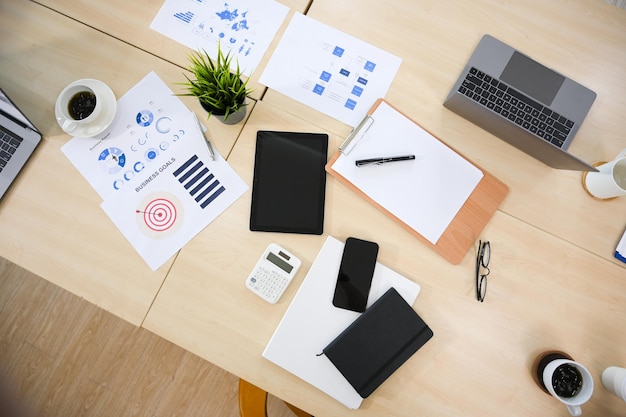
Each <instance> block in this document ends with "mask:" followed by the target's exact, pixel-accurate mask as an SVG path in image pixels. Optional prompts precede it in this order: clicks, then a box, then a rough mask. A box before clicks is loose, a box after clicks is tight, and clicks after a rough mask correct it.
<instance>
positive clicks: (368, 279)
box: [333, 237, 378, 313]
mask: <svg viewBox="0 0 626 417" xmlns="http://www.w3.org/2000/svg"><path fill="white" fill-rule="evenodd" d="M377 256H378V244H377V243H374V242H369V241H367V240H361V239H357V238H354V237H349V238H348V239H346V245H345V247H344V249H343V255H342V257H341V265H340V267H339V275H338V276H337V285H336V286H335V295H334V297H333V305H334V306H335V307H339V308H345V309H348V310H352V311H357V312H359V313H362V312H363V311H365V307H366V306H367V297H368V295H369V292H370V286H371V284H372V277H373V276H374V268H375V267H376V257H377Z"/></svg>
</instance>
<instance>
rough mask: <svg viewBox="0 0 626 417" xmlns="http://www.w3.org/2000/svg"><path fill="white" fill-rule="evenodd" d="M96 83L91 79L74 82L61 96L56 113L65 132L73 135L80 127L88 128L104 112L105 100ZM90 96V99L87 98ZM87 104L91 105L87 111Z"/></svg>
mask: <svg viewBox="0 0 626 417" xmlns="http://www.w3.org/2000/svg"><path fill="white" fill-rule="evenodd" d="M94 81H95V80H91V79H83V80H78V81H74V82H73V83H71V84H69V85H68V86H66V87H65V88H64V89H63V91H61V93H60V94H59V96H58V98H57V102H56V112H55V113H56V116H57V122H58V123H59V126H61V129H63V130H64V131H65V132H67V133H72V132H74V131H75V130H76V129H77V128H78V127H79V126H81V125H83V126H87V125H89V124H91V123H93V122H94V121H95V120H97V119H98V116H99V115H100V112H101V111H102V106H103V98H102V97H101V94H100V93H99V92H98V89H97V88H96V86H95V85H94ZM88 96H90V97H89V98H87V97H88ZM94 101H95V103H94ZM81 104H82V105H81ZM85 104H88V105H89V108H88V109H87V111H85V106H84V105H85ZM76 110H78V111H76ZM84 111H85V112H84Z"/></svg>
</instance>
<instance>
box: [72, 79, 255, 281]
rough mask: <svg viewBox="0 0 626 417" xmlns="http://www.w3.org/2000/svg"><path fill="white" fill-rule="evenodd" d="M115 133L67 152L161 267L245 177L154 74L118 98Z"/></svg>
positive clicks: (76, 141) (153, 264) (237, 191)
mask: <svg viewBox="0 0 626 417" xmlns="http://www.w3.org/2000/svg"><path fill="white" fill-rule="evenodd" d="M117 109H118V110H117V115H116V118H115V120H114V122H113V125H112V126H111V128H110V129H109V131H107V132H104V133H103V134H102V135H101V137H97V138H78V137H76V138H73V139H72V140H70V141H69V142H68V143H67V144H65V146H63V148H62V151H63V152H64V153H65V155H66V156H67V157H68V158H69V159H70V161H71V162H72V163H73V164H74V166H76V168H77V169H78V170H79V171H80V172H81V174H83V176H84V177H85V178H86V179H87V180H88V181H89V183H90V184H91V185H92V186H93V187H94V188H95V189H96V190H97V191H98V193H99V194H100V195H101V196H102V198H103V200H104V201H103V203H102V208H103V209H104V211H105V212H106V213H107V214H108V215H109V217H110V218H111V220H112V221H113V222H114V223H115V225H116V226H117V227H118V228H119V230H120V231H121V232H122V233H123V234H124V236H125V237H126V238H127V239H128V240H129V242H130V243H131V244H132V245H133V247H134V248H135V249H136V250H137V252H138V253H139V254H140V255H141V256H142V258H143V259H144V260H145V261H146V263H147V264H148V265H149V266H150V268H152V270H156V269H157V268H159V267H160V266H161V265H163V264H164V263H165V262H166V261H167V260H168V259H169V258H170V257H171V256H172V255H174V254H175V253H176V251H178V250H179V249H181V248H182V247H183V246H184V245H185V244H186V243H187V242H188V241H189V240H191V238H193V237H194V236H195V235H196V234H197V233H198V232H200V231H201V230H202V229H204V228H205V227H206V226H207V225H208V224H209V223H211V222H212V221H213V220H214V219H215V218H216V217H217V216H218V215H219V214H221V213H222V212H223V211H224V210H226V208H228V207H229V206H230V205H231V204H232V203H233V202H235V201H236V200H237V199H238V198H239V197H240V196H241V195H242V194H243V193H244V192H245V191H246V190H247V189H248V186H247V185H246V184H245V182H244V181H243V180H242V179H241V178H240V177H239V176H238V175H237V174H236V173H235V172H234V170H233V169H232V168H231V167H230V165H228V163H227V162H226V161H225V160H224V159H223V158H222V156H221V155H220V154H219V152H217V150H215V156H216V160H215V161H213V160H211V158H210V155H209V151H208V148H207V145H206V142H205V141H204V138H203V137H202V135H201V133H200V131H199V129H198V126H197V124H196V121H195V119H194V116H193V114H192V113H191V111H190V110H189V109H187V107H185V105H184V104H183V103H182V102H181V101H180V100H179V99H178V98H177V97H176V96H174V95H173V93H172V91H171V90H170V89H169V88H168V87H167V86H166V85H165V84H164V83H163V81H162V80H161V79H160V78H159V77H158V76H157V75H156V74H155V73H150V74H148V75H147V76H146V77H145V78H144V79H143V80H142V81H140V82H139V83H138V84H137V85H136V86H135V87H133V88H132V89H131V90H130V91H128V92H127V93H126V94H125V95H124V96H123V97H122V98H120V99H119V100H118V106H117Z"/></svg>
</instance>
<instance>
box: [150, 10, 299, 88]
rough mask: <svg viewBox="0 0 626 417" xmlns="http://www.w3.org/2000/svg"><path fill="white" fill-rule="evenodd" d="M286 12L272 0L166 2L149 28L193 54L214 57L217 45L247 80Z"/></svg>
mask: <svg viewBox="0 0 626 417" xmlns="http://www.w3.org/2000/svg"><path fill="white" fill-rule="evenodd" d="M287 12H289V8H288V7H287V6H285V5H283V4H280V3H278V2H276V1H273V0H229V1H207V0H165V2H164V3H163V6H162V7H161V9H160V10H159V13H158V14H157V16H156V17H155V18H154V20H153V21H152V23H151V24H150V28H151V29H153V30H155V31H157V32H159V33H161V34H163V35H165V36H167V37H169V38H171V39H173V40H175V41H177V42H179V43H181V44H183V45H185V46H188V47H189V48H192V49H194V50H202V49H204V50H205V51H207V53H208V54H209V56H210V57H213V58H215V57H217V45H218V42H219V44H220V45H221V48H222V51H224V52H225V53H226V52H228V51H232V54H231V55H233V56H234V57H236V58H237V59H233V70H234V69H235V67H236V65H237V60H239V66H240V67H241V70H242V72H243V73H244V74H245V75H247V76H250V74H251V73H252V72H253V71H254V69H255V68H257V67H258V65H259V62H260V61H261V58H263V55H264V54H265V52H266V51H267V48H268V47H269V45H270V43H271V42H272V40H273V39H274V36H276V32H277V31H278V28H279V27H280V25H281V24H282V23H283V21H284V20H285V17H286V16H287Z"/></svg>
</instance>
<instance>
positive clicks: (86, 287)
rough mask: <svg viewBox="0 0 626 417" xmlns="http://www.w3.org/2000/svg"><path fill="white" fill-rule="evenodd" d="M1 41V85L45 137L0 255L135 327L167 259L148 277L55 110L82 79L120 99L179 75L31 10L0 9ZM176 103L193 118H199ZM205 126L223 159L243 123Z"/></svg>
mask: <svg viewBox="0 0 626 417" xmlns="http://www.w3.org/2000/svg"><path fill="white" fill-rule="evenodd" d="M0 39H2V40H1V41H0V85H1V86H2V88H3V89H4V90H5V91H6V92H7V94H8V95H9V97H11V99H12V100H14V101H15V102H16V103H17V105H18V106H19V107H20V108H21V109H22V111H23V112H24V113H25V114H26V115H27V116H28V117H29V118H30V119H31V120H32V122H33V123H34V124H35V126H37V128H38V129H39V130H40V131H41V132H42V133H43V136H44V138H43V140H42V142H41V144H40V146H39V147H38V148H37V150H36V151H35V153H34V155H33V156H32V158H31V160H30V161H29V162H28V164H27V166H26V167H25V169H24V170H23V171H22V172H21V175H20V176H19V177H18V179H17V181H16V183H15V184H14V185H13V186H12V187H11V188H10V189H9V191H8V192H7V194H5V195H4V197H3V199H2V201H1V202H0V228H1V229H2V231H3V237H2V238H1V239H0V256H2V257H4V258H6V259H8V260H10V261H12V262H14V263H16V264H18V265H20V266H22V267H24V268H26V269H28V270H29V271H31V272H34V273H36V274H37V275H39V276H41V277H43V278H45V279H47V280H49V281H51V282H53V283H55V284H57V285H59V286H61V287H63V288H65V289H67V290H69V291H71V292H73V293H75V294H77V295H79V296H81V297H84V298H85V299H87V300H89V301H91V302H92V303H94V304H96V305H98V306H100V307H102V308H104V309H106V310H109V311H111V312H113V313H114V314H116V315H118V316H120V317H122V318H124V319H126V320H128V321H129V322H131V323H134V324H136V325H140V324H141V322H142V321H143V319H144V318H145V316H146V314H147V312H148V309H149V308H150V305H151V304H152V302H153V300H154V297H155V295H156V293H157V292H158V290H159V288H160V286H161V284H162V283H163V280H164V279H165V277H166V274H167V271H168V270H169V268H170V267H171V265H172V260H170V261H168V262H166V264H165V265H163V266H162V267H161V268H159V269H158V270H157V271H156V272H152V270H151V269H150V268H149V267H148V266H147V264H146V263H145V262H144V261H143V259H141V258H140V257H139V255H138V254H137V252H136V251H135V250H134V249H133V247H132V246H131V245H130V243H129V242H128V241H127V240H126V239H125V238H124V236H123V235H122V234H121V233H120V231H119V230H118V229H117V228H116V227H115V225H114V224H113V223H112V222H111V220H110V219H109V217H108V216H107V215H106V214H105V212H104V210H102V209H101V208H100V204H101V203H102V200H101V198H100V197H99V195H98V194H97V193H96V191H95V190H94V189H93V188H92V187H91V186H90V185H89V183H88V182H87V181H86V180H85V179H84V178H83V177H82V175H81V174H80V172H78V171H77V169H76V168H75V167H74V165H72V163H71V162H70V160H69V159H68V158H67V157H66V156H65V155H64V154H63V153H62V152H61V147H62V146H63V145H64V144H65V143H67V142H68V141H69V140H70V139H71V136H70V135H68V134H66V133H65V132H63V131H62V130H61V128H60V127H59V126H58V125H57V123H56V120H55V116H54V103H55V101H56V97H57V95H58V94H59V93H60V92H61V90H62V89H63V88H64V87H65V86H66V85H67V84H69V83H70V82H72V81H74V80H77V79H80V78H96V79H99V80H102V81H104V82H105V83H106V84H108V85H109V86H110V87H111V89H112V90H113V92H114V93H115V96H116V97H117V98H119V97H121V96H122V95H123V94H124V93H126V92H127V91H128V90H129V89H130V88H132V87H133V86H134V85H135V84H136V83H138V82H139V81H140V80H141V79H142V78H143V77H145V76H146V75H147V74H148V73H149V72H150V71H155V73H156V74H157V75H158V76H159V77H161V79H162V80H163V81H164V82H165V83H166V84H167V85H168V86H171V84H172V83H173V82H176V81H178V80H179V79H180V68H179V67H177V66H175V65H172V64H171V63H169V62H167V61H165V60H163V59H160V58H157V57H155V56H154V55H152V54H148V53H146V52H143V51H141V50H140V49H138V48H135V47H133V46H130V45H128V44H126V43H124V42H120V41H119V40H116V39H114V38H112V37H111V36H108V35H105V34H103V33H101V32H99V31H96V30H94V29H92V28H90V27H88V26H85V25H84V24H82V23H79V22H76V21H74V20H72V19H69V18H67V17H65V16H63V15H61V14H59V13H57V12H55V11H52V10H50V9H48V8H46V7H43V6H41V5H39V4H36V3H33V2H31V1H24V0H20V1H12V2H1V3H0ZM94 45H98V47H97V48H94ZM170 88H171V87H170ZM182 99H183V102H184V103H185V104H186V105H187V106H188V107H189V108H190V109H192V110H194V111H195V112H196V113H197V114H198V115H199V116H198V117H202V115H203V114H206V113H205V112H203V110H202V109H201V107H200V105H199V103H198V102H197V101H195V100H193V99H191V98H189V97H183V98H182ZM254 104H255V101H254V100H250V109H253V108H254ZM205 125H207V126H208V127H209V129H210V132H211V134H212V137H213V138H214V140H213V144H214V145H215V147H216V148H217V149H218V150H219V151H220V153H222V155H228V153H229V152H230V150H231V148H232V146H233V144H234V143H235V140H236V139H237V136H238V135H239V132H240V131H241V128H242V127H243V122H241V123H239V124H237V125H232V126H227V125H224V124H222V123H220V122H218V121H217V120H216V119H210V120H209V121H208V122H205Z"/></svg>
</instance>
